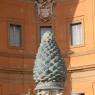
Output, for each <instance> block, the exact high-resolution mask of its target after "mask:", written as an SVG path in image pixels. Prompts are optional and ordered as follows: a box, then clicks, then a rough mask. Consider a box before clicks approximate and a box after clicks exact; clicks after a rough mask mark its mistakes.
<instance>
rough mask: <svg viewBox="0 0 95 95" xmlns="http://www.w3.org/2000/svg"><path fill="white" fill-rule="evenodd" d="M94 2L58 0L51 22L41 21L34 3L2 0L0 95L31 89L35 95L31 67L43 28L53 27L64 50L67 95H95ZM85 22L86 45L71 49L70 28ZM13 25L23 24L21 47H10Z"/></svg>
mask: <svg viewBox="0 0 95 95" xmlns="http://www.w3.org/2000/svg"><path fill="white" fill-rule="evenodd" d="M94 3H95V2H94V0H56V5H55V13H54V16H53V18H52V20H51V21H49V22H46V23H44V22H41V21H40V20H39V19H38V18H37V17H36V14H35V7H34V3H33V1H31V0H0V95H21V94H23V93H27V89H28V88H30V89H31V93H32V95H34V81H33V78H32V68H33V64H34V59H35V55H36V52H37V49H38V46H39V43H40V35H39V34H40V33H39V29H40V26H52V28H53V31H54V33H55V37H56V41H57V43H58V45H59V48H60V49H61V52H62V55H63V57H64V60H65V63H66V66H67V68H68V78H67V81H66V85H65V87H66V89H65V94H66V95H70V94H71V93H72V92H78V93H80V92H83V93H85V94H86V95H94V94H95V77H94V76H95V75H94V73H95V71H94V67H95V65H94V64H95V30H94V28H95V23H94V22H95V6H94ZM80 21H81V22H82V25H83V32H84V45H83V46H78V47H72V46H70V38H69V32H70V28H69V25H70V24H71V23H75V22H80ZM10 23H14V24H15V23H17V24H21V25H22V29H23V31H22V35H23V40H22V47H21V48H12V47H10V46H9V44H8V30H9V24H10Z"/></svg>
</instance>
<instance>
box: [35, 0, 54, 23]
mask: <svg viewBox="0 0 95 95" xmlns="http://www.w3.org/2000/svg"><path fill="white" fill-rule="evenodd" d="M35 4H36V7H37V15H38V16H39V17H40V19H41V20H43V21H48V20H49V19H50V18H51V17H52V16H53V13H54V12H53V11H54V10H53V9H54V4H55V0H36V2H35Z"/></svg>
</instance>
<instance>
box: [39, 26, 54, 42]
mask: <svg viewBox="0 0 95 95" xmlns="http://www.w3.org/2000/svg"><path fill="white" fill-rule="evenodd" d="M39 28H40V29H39V35H40V36H39V38H40V42H41V28H51V32H53V28H52V26H51V25H48V26H47V25H46V26H40V27H39ZM53 33H54V32H53Z"/></svg>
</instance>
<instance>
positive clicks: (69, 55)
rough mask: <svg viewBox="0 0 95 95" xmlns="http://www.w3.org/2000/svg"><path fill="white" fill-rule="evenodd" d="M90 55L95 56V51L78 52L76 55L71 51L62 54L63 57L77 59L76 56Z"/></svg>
mask: <svg viewBox="0 0 95 95" xmlns="http://www.w3.org/2000/svg"><path fill="white" fill-rule="evenodd" d="M90 54H95V49H92V50H87V51H83V52H78V53H74V52H73V51H67V52H64V53H63V54H62V55H63V57H78V56H84V55H90Z"/></svg>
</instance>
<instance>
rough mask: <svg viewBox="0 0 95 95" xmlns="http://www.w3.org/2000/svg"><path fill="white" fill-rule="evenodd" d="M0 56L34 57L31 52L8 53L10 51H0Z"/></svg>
mask: <svg viewBox="0 0 95 95" xmlns="http://www.w3.org/2000/svg"><path fill="white" fill-rule="evenodd" d="M0 56H3V57H18V58H32V59H35V56H36V55H35V54H32V53H30V54H29V53H10V52H0Z"/></svg>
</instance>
